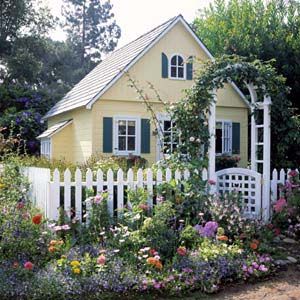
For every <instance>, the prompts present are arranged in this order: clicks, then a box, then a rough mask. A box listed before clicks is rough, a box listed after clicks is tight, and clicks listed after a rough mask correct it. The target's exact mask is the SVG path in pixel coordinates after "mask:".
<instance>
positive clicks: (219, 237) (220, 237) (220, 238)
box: [217, 235, 228, 242]
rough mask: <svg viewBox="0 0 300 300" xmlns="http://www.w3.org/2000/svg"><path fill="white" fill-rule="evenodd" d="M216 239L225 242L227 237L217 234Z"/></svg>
mask: <svg viewBox="0 0 300 300" xmlns="http://www.w3.org/2000/svg"><path fill="white" fill-rule="evenodd" d="M217 239H218V240H219V241H225V242H227V241H228V237H227V236H226V235H218V236H217Z"/></svg>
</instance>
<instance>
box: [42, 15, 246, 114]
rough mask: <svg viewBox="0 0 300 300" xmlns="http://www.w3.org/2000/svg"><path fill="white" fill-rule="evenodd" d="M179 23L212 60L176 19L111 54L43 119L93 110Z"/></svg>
mask: <svg viewBox="0 0 300 300" xmlns="http://www.w3.org/2000/svg"><path fill="white" fill-rule="evenodd" d="M179 21H181V22H182V24H183V25H184V26H185V27H186V29H187V30H188V31H189V32H190V33H191V34H192V35H193V37H194V38H195V40H196V41H197V43H198V44H199V46H200V47H201V48H202V49H203V50H204V52H205V53H206V54H207V55H208V57H209V58H210V59H212V60H213V59H214V58H213V56H212V55H211V53H210V52H209V51H208V49H207V48H206V46H205V45H204V44H203V43H202V41H201V40H200V39H199V37H198V36H197V35H196V34H195V33H194V32H193V30H192V29H191V27H190V26H189V24H188V23H187V22H186V21H185V20H184V18H183V17H182V15H179V16H177V17H173V18H172V19H170V20H168V21H166V22H165V23H163V24H161V25H159V26H158V27H156V28H154V29H152V30H151V31H149V32H147V33H145V34H144V35H142V36H140V37H139V38H137V39H136V40H134V41H132V42H130V43H129V44H127V45H125V46H123V47H122V48H120V49H118V50H115V51H114V52H112V53H111V54H110V55H109V56H107V57H106V58H105V59H104V60H103V61H102V62H101V63H99V64H98V65H97V66H96V67H95V68H94V69H93V70H92V71H91V72H90V73H88V74H87V75H86V76H85V77H84V78H83V79H82V80H81V81H79V83H77V84H76V85H75V86H74V87H73V88H72V90H71V91H69V92H68V93H67V94H66V95H65V96H64V97H63V98H62V99H61V100H60V101H59V102H57V103H56V104H55V105H54V106H53V107H52V108H51V109H50V110H49V111H48V112H47V114H46V115H45V116H44V117H43V119H47V118H49V117H52V116H55V115H58V114H61V113H63V112H66V111H69V110H72V109H75V108H78V107H82V106H86V107H87V108H91V106H92V104H93V103H94V102H95V101H96V100H97V99H99V97H100V96H101V94H102V93H104V92H105V91H106V90H107V89H108V88H109V87H110V86H111V85H112V84H113V83H114V82H115V80H117V79H118V78H119V77H120V76H122V74H123V72H124V71H127V69H128V68H129V67H130V66H131V65H132V64H134V63H135V61H136V60H138V59H139V58H140V57H141V56H142V55H143V54H144V53H145V52H147V50H148V49H149V48H151V47H152V45H154V44H155V42H156V41H158V40H159V39H160V38H161V37H162V36H163V35H164V33H166V32H167V31H168V30H169V29H170V28H172V26H173V25H175V24H177V22H179ZM231 85H232V87H233V88H234V89H235V90H236V92H237V93H238V94H239V96H240V97H241V98H242V100H243V101H244V102H245V103H246V105H247V106H248V107H249V103H248V101H247V100H246V98H245V96H244V95H243V93H242V92H241V91H240V90H239V88H238V87H237V86H236V85H235V84H234V83H231Z"/></svg>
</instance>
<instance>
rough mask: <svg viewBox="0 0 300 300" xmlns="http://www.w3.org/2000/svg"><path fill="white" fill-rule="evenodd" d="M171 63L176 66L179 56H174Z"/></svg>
mask: <svg viewBox="0 0 300 300" xmlns="http://www.w3.org/2000/svg"><path fill="white" fill-rule="evenodd" d="M171 65H173V66H176V65H177V56H176V55H175V56H173V57H172V59H171Z"/></svg>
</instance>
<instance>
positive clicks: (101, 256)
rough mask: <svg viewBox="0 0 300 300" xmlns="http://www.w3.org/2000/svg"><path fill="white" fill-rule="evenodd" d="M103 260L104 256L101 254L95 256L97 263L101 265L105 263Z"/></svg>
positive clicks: (104, 259)
mask: <svg viewBox="0 0 300 300" xmlns="http://www.w3.org/2000/svg"><path fill="white" fill-rule="evenodd" d="M105 262H106V257H105V256H104V255H103V254H101V255H100V256H99V257H98V258H97V264H98V265H101V266H103V265H105Z"/></svg>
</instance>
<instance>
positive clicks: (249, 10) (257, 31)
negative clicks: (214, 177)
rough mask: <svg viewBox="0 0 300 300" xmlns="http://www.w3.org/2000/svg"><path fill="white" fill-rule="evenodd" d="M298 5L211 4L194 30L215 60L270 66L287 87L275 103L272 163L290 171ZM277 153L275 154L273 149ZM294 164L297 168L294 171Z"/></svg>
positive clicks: (294, 153) (299, 153) (298, 89)
mask: <svg viewBox="0 0 300 300" xmlns="http://www.w3.org/2000/svg"><path fill="white" fill-rule="evenodd" d="M299 13H300V2H299V1H292V0H289V1H285V0H270V1H263V0H229V1H225V0H215V1H214V2H213V3H212V4H211V5H210V6H209V7H208V8H206V9H203V10H202V11H200V15H199V17H198V18H196V19H195V20H194V23H193V27H194V29H195V30H196V32H197V33H198V35H199V36H200V37H201V39H202V40H203V42H204V43H205V44H206V45H207V47H208V49H210V51H211V52H212V53H213V55H215V56H216V57H218V56H222V55H223V54H228V55H231V54H237V55H241V56H244V57H248V58H249V59H250V60H254V59H255V58H258V59H260V60H263V61H268V60H273V59H274V60H273V62H272V64H273V66H274V67H275V68H276V70H277V72H278V73H279V74H282V75H283V76H284V77H286V78H287V80H286V85H288V86H290V87H291V91H290V93H289V94H288V95H287V94H286V93H285V92H283V91H282V93H279V94H277V95H276V96H274V97H273V105H272V143H273V150H274V152H272V155H273V158H274V161H273V163H274V164H275V165H276V166H278V167H282V166H290V167H291V166H292V165H293V164H295V163H298V164H299V161H300V150H299V149H300V147H299V144H300V142H299V141H300V136H299V134H300V133H299V119H298V118H297V116H296V115H297V111H295V109H293V107H294V108H299V107H300V105H299V96H300V81H299V78H300V60H299V57H300V15H299ZM274 147H275V148H274ZM298 164H297V165H298Z"/></svg>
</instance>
